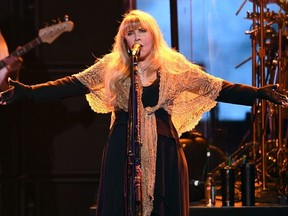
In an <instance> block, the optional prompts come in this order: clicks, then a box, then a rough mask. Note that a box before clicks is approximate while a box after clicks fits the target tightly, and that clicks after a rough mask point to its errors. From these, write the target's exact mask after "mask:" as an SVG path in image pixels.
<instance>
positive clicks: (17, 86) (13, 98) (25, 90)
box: [0, 80, 33, 105]
mask: <svg viewBox="0 0 288 216" xmlns="http://www.w3.org/2000/svg"><path fill="white" fill-rule="evenodd" d="M32 97H33V91H32V87H31V86H29V85H25V84H23V83H20V82H18V81H13V80H9V88H8V89H7V90H5V91H2V92H0V105H10V104H14V103H16V102H18V101H21V100H24V99H29V98H32Z"/></svg>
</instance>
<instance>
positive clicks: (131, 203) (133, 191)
mask: <svg viewBox="0 0 288 216" xmlns="http://www.w3.org/2000/svg"><path fill="white" fill-rule="evenodd" d="M138 55H139V53H137V54H135V55H131V63H132V64H131V65H132V68H131V72H132V73H131V86H130V94H129V104H128V115H129V116H128V128H127V129H128V131H127V187H128V188H125V189H126V191H125V193H126V198H127V201H126V215H127V216H142V195H141V137H140V131H141V123H140V120H141V114H140V105H139V104H140V103H141V101H140V100H141V95H140V78H139V75H138Z"/></svg>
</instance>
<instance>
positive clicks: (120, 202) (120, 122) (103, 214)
mask: <svg viewBox="0 0 288 216" xmlns="http://www.w3.org/2000/svg"><path fill="white" fill-rule="evenodd" d="M158 97H159V78H158V79H157V80H156V81H155V82H154V83H153V84H152V85H151V86H148V87H144V88H143V94H142V103H143V106H144V107H147V106H151V107H152V106H155V105H156V104H157V102H158ZM155 116H156V125H157V133H158V143H157V160H156V178H155V189H154V203H153V212H152V215H161V216H182V215H185V214H184V213H183V212H185V213H187V212H188V208H189V198H188V197H189V194H188V192H189V189H188V169H187V163H186V159H185V156H184V152H183V149H182V147H181V145H180V143H179V140H178V135H177V132H176V130H175V128H174V126H173V124H172V121H171V117H170V115H169V114H168V113H167V112H166V111H165V110H163V109H160V110H157V111H156V112H155ZM127 119H128V114H127V113H126V112H124V111H117V112H116V119H115V122H114V124H113V126H112V128H111V131H110V134H109V139H108V143H107V145H106V146H105V148H104V152H103V158H102V170H101V178H100V185H99V192H98V202H97V204H98V207H97V215H98V216H114V215H119V216H124V212H125V211H124V210H125V209H124V183H125V182H124V177H125V175H124V174H125V158H126V136H127V135H126V133H127Z"/></svg>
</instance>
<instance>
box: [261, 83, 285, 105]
mask: <svg viewBox="0 0 288 216" xmlns="http://www.w3.org/2000/svg"><path fill="white" fill-rule="evenodd" d="M278 87H279V85H278V84H276V85H267V86H264V87H261V88H259V89H258V91H257V97H258V98H260V99H265V100H268V101H270V102H272V103H275V104H278V105H281V106H283V107H284V108H288V96H287V92H286V93H285V94H282V93H279V92H278V91H277V89H278Z"/></svg>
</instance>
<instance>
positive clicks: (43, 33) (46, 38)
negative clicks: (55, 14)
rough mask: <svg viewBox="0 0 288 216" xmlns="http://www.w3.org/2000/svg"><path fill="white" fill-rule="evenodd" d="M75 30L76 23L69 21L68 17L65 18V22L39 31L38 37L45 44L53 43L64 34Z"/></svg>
mask: <svg viewBox="0 0 288 216" xmlns="http://www.w3.org/2000/svg"><path fill="white" fill-rule="evenodd" d="M73 28H74V23H73V22H72V21H70V20H68V16H65V20H64V21H62V22H59V23H56V24H53V25H51V26H48V27H45V28H42V29H40V30H39V33H38V37H39V38H40V39H41V42H43V43H49V44H50V43H52V42H53V41H54V40H55V39H56V38H58V37H59V36H60V35H61V34H62V33H64V32H70V31H72V30H73Z"/></svg>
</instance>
